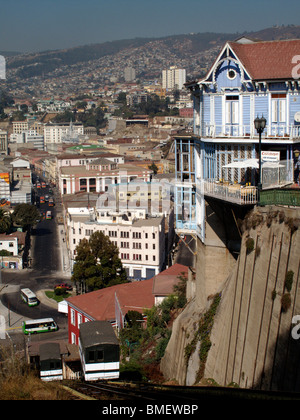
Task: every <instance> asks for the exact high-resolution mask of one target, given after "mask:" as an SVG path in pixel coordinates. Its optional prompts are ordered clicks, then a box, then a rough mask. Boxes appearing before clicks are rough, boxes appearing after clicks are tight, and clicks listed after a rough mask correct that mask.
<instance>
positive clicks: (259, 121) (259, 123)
mask: <svg viewBox="0 0 300 420" xmlns="http://www.w3.org/2000/svg"><path fill="white" fill-rule="evenodd" d="M266 123H267V120H266V119H265V118H264V116H262V117H261V118H258V116H257V117H256V118H255V120H254V126H255V129H256V131H257V132H258V134H259V147H258V162H259V164H258V165H259V166H258V201H259V198H260V192H261V190H262V184H261V134H262V132H263V131H264V129H265V127H266Z"/></svg>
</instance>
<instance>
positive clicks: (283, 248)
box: [161, 207, 300, 391]
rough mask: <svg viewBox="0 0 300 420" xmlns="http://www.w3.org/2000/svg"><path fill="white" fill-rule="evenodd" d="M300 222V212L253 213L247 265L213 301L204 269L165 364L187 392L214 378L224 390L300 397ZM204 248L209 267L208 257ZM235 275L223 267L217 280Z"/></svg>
mask: <svg viewBox="0 0 300 420" xmlns="http://www.w3.org/2000/svg"><path fill="white" fill-rule="evenodd" d="M299 220H300V210H299V209H288V208H274V207H270V208H269V207H264V208H258V209H255V210H253V211H252V212H251V213H249V214H248V215H247V217H246V218H245V220H244V223H243V227H244V229H243V236H242V242H241V251H240V255H239V258H238V259H237V261H236V262H235V264H234V266H233V268H232V269H231V272H230V274H229V275H228V276H226V278H225V279H224V281H223V282H219V283H218V284H215V290H212V289H210V294H209V295H208V294H207V292H206V291H207V288H205V287H203V285H204V284H205V283H207V281H209V276H208V273H205V272H204V273H203V270H202V271H201V267H197V269H196V296H195V297H194V299H192V300H191V302H190V303H189V305H188V306H187V307H186V309H185V310H184V312H183V313H182V314H181V316H180V317H179V318H178V319H177V320H176V322H175V323H174V326H173V332H172V337H171V340H170V342H169V345H168V347H167V350H166V353H165V356H164V358H163V360H162V362H161V370H162V372H163V374H164V376H165V377H166V378H168V379H176V380H177V381H178V382H179V383H180V384H186V385H191V384H196V383H199V382H200V383H201V382H203V383H204V380H205V379H208V378H210V379H213V380H214V381H216V382H217V383H218V384H219V385H222V386H227V385H229V384H231V383H236V384H238V385H239V386H240V387H244V388H256V389H262V390H285V391H299V390H300V363H299V361H300V339H299V340H296V339H294V338H293V337H292V335H291V331H292V328H293V316H295V315H300V287H299V270H300V267H299V261H300V258H299V257H300V226H298V225H299ZM298 227H299V229H298ZM198 245H199V249H198V254H199V253H200V256H199V260H200V261H201V260H202V262H203V258H202V257H201V254H202V256H203V253H205V252H207V250H205V245H203V244H198ZM197 257H198V255H197ZM227 268H228V266H227V267H225V268H224V269H222V266H218V264H217V262H216V265H215V271H216V273H217V271H219V272H222V271H224V272H226V269H227ZM210 274H211V273H210ZM203 293H204V294H205V296H203ZM216 298H217V299H216Z"/></svg>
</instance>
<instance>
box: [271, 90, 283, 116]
mask: <svg viewBox="0 0 300 420" xmlns="http://www.w3.org/2000/svg"><path fill="white" fill-rule="evenodd" d="M272 122H273V123H281V122H286V95H285V94H279V93H277V94H276V93H273V94H272Z"/></svg>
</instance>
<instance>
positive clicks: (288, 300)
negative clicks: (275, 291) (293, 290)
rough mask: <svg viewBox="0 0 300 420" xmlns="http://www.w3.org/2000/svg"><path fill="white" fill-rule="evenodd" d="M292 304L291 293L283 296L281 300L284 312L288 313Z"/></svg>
mask: <svg viewBox="0 0 300 420" xmlns="http://www.w3.org/2000/svg"><path fill="white" fill-rule="evenodd" d="M291 302H292V300H291V295H290V294H289V293H285V294H284V295H282V298H281V310H282V312H287V310H288V309H289V307H290V306H291Z"/></svg>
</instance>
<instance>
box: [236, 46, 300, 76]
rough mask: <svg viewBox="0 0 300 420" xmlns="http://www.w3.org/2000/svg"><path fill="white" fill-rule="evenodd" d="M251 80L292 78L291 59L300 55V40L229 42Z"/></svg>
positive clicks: (292, 66) (292, 64) (293, 65)
mask: <svg viewBox="0 0 300 420" xmlns="http://www.w3.org/2000/svg"><path fill="white" fill-rule="evenodd" d="M229 45H230V47H231V48H232V50H233V51H234V53H235V54H236V55H237V57H238V58H239V60H240V61H241V63H242V64H243V66H244V67H245V69H246V71H247V72H248V73H249V75H250V77H251V78H252V80H272V79H293V76H292V70H293V68H294V67H295V65H296V64H295V63H292V59H293V57H294V56H296V55H298V56H299V55H300V40H299V39H295V40H286V41H264V42H253V43H250V44H240V43H238V42H229Z"/></svg>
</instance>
